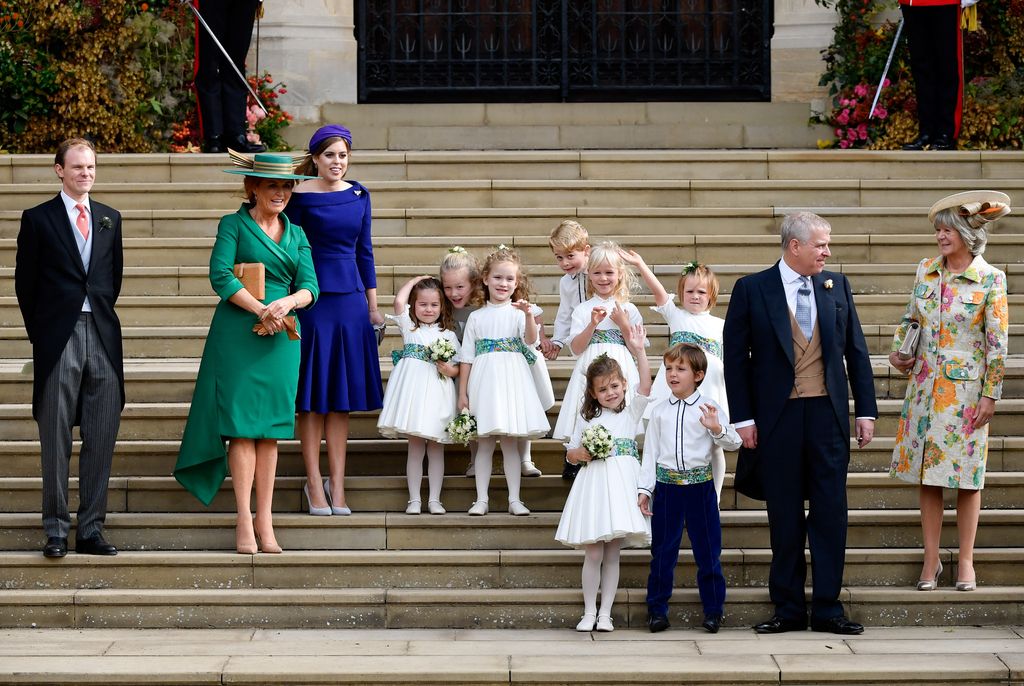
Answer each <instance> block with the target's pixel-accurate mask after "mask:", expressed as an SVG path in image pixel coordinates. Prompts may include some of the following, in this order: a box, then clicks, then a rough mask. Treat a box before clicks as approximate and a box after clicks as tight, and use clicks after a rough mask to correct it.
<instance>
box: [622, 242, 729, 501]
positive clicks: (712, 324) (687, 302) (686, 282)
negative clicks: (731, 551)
mask: <svg viewBox="0 0 1024 686" xmlns="http://www.w3.org/2000/svg"><path fill="white" fill-rule="evenodd" d="M623 259H625V260H626V261H627V262H629V263H630V264H631V265H633V266H634V267H635V268H636V270H637V271H638V272H639V273H640V276H641V277H643V280H644V282H645V283H646V284H647V287H648V288H650V289H651V293H653V294H654V306H653V307H652V308H651V309H652V310H654V311H655V312H657V313H658V314H660V315H661V316H662V317H664V318H665V321H666V322H667V323H668V330H669V341H668V345H669V347H672V346H673V345H675V344H676V343H692V344H694V345H696V346H697V347H699V348H700V349H701V350H703V351H704V354H705V355H706V356H707V358H708V368H707V371H706V373H705V375H704V381H702V382H701V385H700V392H701V393H702V394H703V395H706V396H707V397H709V398H711V399H712V400H714V401H715V402H716V403H718V405H719V407H721V408H722V409H723V410H724V411H725V414H726V416H728V414H729V402H728V400H727V399H726V396H725V372H724V368H723V365H722V329H723V327H724V326H725V320H724V319H722V318H721V317H716V316H714V315H713V314H711V309H712V308H713V307H714V306H715V303H716V302H717V301H718V277H717V276H715V272H714V271H712V270H711V267H708V266H707V265H705V264H701V263H699V262H687V263H686V264H684V265H683V267H682V270H681V272H680V275H679V282H678V283H677V284H676V291H677V292H678V293H679V301H680V303H681V306H678V307H677V306H676V305H675V303H674V302H673V300H674V298H675V294H673V293H667V292H666V291H665V288H664V287H663V286H662V285H661V282H660V281H658V278H657V277H656V276H655V275H654V273H653V272H651V270H650V268H649V267H648V266H647V264H646V263H645V262H644V259H643V258H642V257H640V255H638V254H637V253H635V252H632V251H625V252H624V253H623ZM670 397H672V392H671V391H670V390H669V387H668V383H667V382H666V381H665V367H664V365H663V366H662V367H661V368H660V369H659V370H658V375H657V377H656V378H655V379H654V386H653V387H652V388H651V403H650V405H649V406H648V410H647V415H646V416H645V417H644V418H645V419H649V418H650V414H651V412H652V411H653V409H654V406H655V405H656V404H657V403H659V402H662V401H664V400H666V399H668V398H670ZM711 473H712V476H713V477H714V480H715V493H716V494H717V497H718V499H719V500H721V498H722V482H723V481H724V480H725V453H724V452H723V450H722V448H721V446H718V445H717V444H716V445H715V446H714V451H713V452H712V455H711Z"/></svg>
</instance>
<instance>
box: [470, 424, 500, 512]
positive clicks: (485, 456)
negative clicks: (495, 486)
mask: <svg viewBox="0 0 1024 686" xmlns="http://www.w3.org/2000/svg"><path fill="white" fill-rule="evenodd" d="M496 443H497V441H496V440H495V439H494V438H491V437H489V436H488V437H486V438H478V439H477V442H476V459H475V460H474V461H473V466H474V467H475V468H476V476H475V477H474V479H475V480H476V501H477V502H478V503H486V502H487V488H488V486H490V484H491V458H492V457H493V455H494V446H495V445H496Z"/></svg>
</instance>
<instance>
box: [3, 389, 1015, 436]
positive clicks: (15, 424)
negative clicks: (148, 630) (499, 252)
mask: <svg viewBox="0 0 1024 686" xmlns="http://www.w3.org/2000/svg"><path fill="white" fill-rule="evenodd" d="M902 404H903V401H902V400H897V399H888V400H879V401H878V410H879V417H878V421H877V422H876V425H875V430H876V433H877V434H878V435H879V436H893V435H895V433H896V423H897V420H898V419H899V415H900V408H901V406H902ZM560 406H561V401H558V402H556V403H555V405H554V406H553V407H552V408H551V409H550V410H548V412H547V416H548V419H549V421H550V422H551V424H552V425H554V422H555V419H556V417H557V416H558V411H559V408H560ZM31 409H32V408H31V407H30V405H29V404H28V403H8V404H3V405H0V420H3V423H2V424H0V441H30V440H34V439H35V438H37V437H38V433H37V429H36V425H35V422H34V420H33V419H32V413H31ZM850 411H851V413H852V412H853V404H852V402H851V404H850ZM1022 413H1024V399H1017V398H1009V399H1004V400H1001V401H999V411H998V412H997V413H996V415H995V416H994V417H993V418H992V422H991V431H992V433H993V435H996V436H1012V435H1016V434H1017V432H1018V431H1019V429H1020V426H1021V424H1020V422H1021V419H1022V418H1021V414H1022ZM377 414H378V413H377V412H376V411H374V412H353V413H352V414H351V421H350V432H349V435H350V436H351V437H353V438H376V437H377ZM852 416H853V415H852V414H851V419H852ZM187 417H188V403H184V402H182V403H128V404H126V405H125V408H124V411H123V412H122V413H121V429H120V433H119V434H118V436H119V437H120V438H121V439H123V440H140V439H158V440H169V439H178V438H180V437H181V432H182V430H183V429H184V426H185V419H186V418H187Z"/></svg>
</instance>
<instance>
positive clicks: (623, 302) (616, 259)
mask: <svg viewBox="0 0 1024 686" xmlns="http://www.w3.org/2000/svg"><path fill="white" fill-rule="evenodd" d="M587 278H588V280H589V285H588V286H587V292H588V293H590V294H591V295H592V296H593V297H591V298H590V299H589V300H586V301H584V302H583V303H581V304H580V305H578V306H577V307H576V308H575V309H574V310H573V311H572V323H571V324H570V325H569V348H570V349H571V350H572V353H573V355H577V358H576V366H575V367H573V370H572V376H570V377H569V383H568V384H567V385H566V388H565V397H563V398H562V408H561V409H560V410H559V412H558V421H557V422H555V430H554V431H553V432H552V434H551V436H552V438H555V439H558V440H560V441H567V440H569V439H570V438H571V437H572V435H573V429H575V428H576V424H577V423H578V422H579V419H580V407H581V405H582V403H583V398H584V396H586V391H587V383H586V374H587V368H588V367H589V366H590V363H591V362H593V361H594V359H596V358H597V356H598V355H601V354H606V355H608V356H610V357H611V358H612V359H614V360H615V361H617V362H618V363H619V365H620V366H621V367H622V372H623V374H624V375H625V377H626V381H627V382H628V386H629V387H630V388H633V387H634V386H636V384H637V381H638V380H639V378H638V375H637V368H636V363H635V362H634V361H633V356H632V355H630V354H629V351H628V350H627V349H626V345H625V338H624V337H625V335H626V332H627V331H628V330H629V328H630V327H631V326H635V325H636V324H642V323H643V317H641V316H640V311H639V310H638V309H636V305H634V304H633V303H631V302H629V298H630V295H631V293H632V292H633V291H635V290H637V288H638V287H639V283H638V281H637V278H636V275H635V274H634V273H633V270H632V268H630V266H629V264H627V263H626V261H625V260H623V258H622V251H621V250H620V249H619V246H618V245H616V244H615V243H612V242H610V241H605V242H603V243H599V244H598V245H596V246H595V247H593V248H591V250H590V259H589V260H588V261H587Z"/></svg>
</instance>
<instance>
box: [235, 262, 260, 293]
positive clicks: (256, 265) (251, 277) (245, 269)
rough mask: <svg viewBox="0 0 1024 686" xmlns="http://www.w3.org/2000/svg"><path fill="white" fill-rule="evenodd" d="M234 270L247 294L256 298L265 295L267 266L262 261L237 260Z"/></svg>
mask: <svg viewBox="0 0 1024 686" xmlns="http://www.w3.org/2000/svg"><path fill="white" fill-rule="evenodd" d="M234 272H235V278H236V279H238V280H239V281H241V282H242V285H243V286H245V290H247V291H249V295H251V296H252V297H254V298H256V299H257V300H263V299H264V298H265V297H267V268H266V266H265V265H264V264H263V263H262V262H239V263H238V264H236V265H235V268H234Z"/></svg>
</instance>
